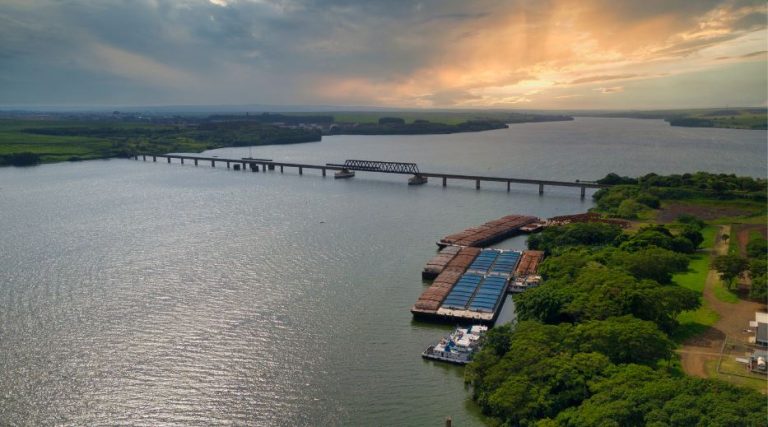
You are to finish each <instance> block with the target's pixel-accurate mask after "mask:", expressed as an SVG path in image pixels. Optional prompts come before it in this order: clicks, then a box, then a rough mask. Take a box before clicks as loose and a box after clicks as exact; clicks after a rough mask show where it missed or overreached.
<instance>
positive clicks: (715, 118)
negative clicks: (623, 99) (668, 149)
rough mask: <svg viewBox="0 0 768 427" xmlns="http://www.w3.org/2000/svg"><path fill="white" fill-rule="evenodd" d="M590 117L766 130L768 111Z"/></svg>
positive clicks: (656, 112)
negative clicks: (657, 120) (660, 120)
mask: <svg viewBox="0 0 768 427" xmlns="http://www.w3.org/2000/svg"><path fill="white" fill-rule="evenodd" d="M585 116H589V117H608V118H611V117H623V118H630V119H662V120H664V121H666V122H668V123H669V124H670V125H671V126H682V127H704V128H722V129H749V130H765V129H766V128H768V111H767V110H766V109H765V108H725V109H723V108H708V109H691V110H650V111H620V112H610V113H594V114H588V115H585Z"/></svg>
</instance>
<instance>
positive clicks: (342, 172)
mask: <svg viewBox="0 0 768 427" xmlns="http://www.w3.org/2000/svg"><path fill="white" fill-rule="evenodd" d="M353 176H355V171H351V170H349V169H342V170H340V171H338V172H336V173H335V174H333V177H334V178H335V179H343V178H352V177H353Z"/></svg>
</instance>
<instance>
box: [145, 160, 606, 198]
mask: <svg viewBox="0 0 768 427" xmlns="http://www.w3.org/2000/svg"><path fill="white" fill-rule="evenodd" d="M139 157H141V158H142V159H143V160H144V161H147V158H151V160H152V161H153V162H157V159H165V160H166V162H167V163H172V161H173V160H177V161H178V162H180V163H181V164H184V161H185V160H186V161H189V162H191V163H193V164H194V165H195V166H197V165H198V163H199V162H201V161H202V162H210V163H211V166H212V167H216V163H219V164H226V167H227V168H234V169H235V170H241V167H242V170H247V169H251V171H253V172H258V171H259V170H261V171H263V172H267V170H275V169H277V168H279V169H280V173H283V170H284V169H285V168H296V169H298V172H299V175H303V174H304V169H314V170H320V171H321V173H322V176H326V174H327V171H328V170H332V171H344V170H355V171H362V172H372V173H393V174H401V175H413V176H415V177H419V178H424V180H423V181H418V182H417V183H425V182H426V178H439V179H441V180H442V185H443V187H446V186H447V185H448V180H449V179H450V180H454V181H474V182H475V188H476V189H478V190H479V189H480V183H481V182H501V183H506V184H507V191H510V190H511V185H512V184H529V185H538V187H539V194H544V186H550V187H570V188H579V189H580V190H581V198H582V199H583V198H584V197H585V196H586V189H587V188H595V189H598V188H606V187H609V185H605V184H597V183H594V182H591V181H556V180H542V179H525V178H511V177H501V176H483V175H461V174H449V173H438V172H422V171H420V170H419V167H418V166H417V165H416V163H402V162H382V161H375V160H347V161H345V162H344V163H341V164H337V163H327V164H325V165H313V164H306V163H288V162H276V161H273V160H272V159H254V158H248V157H243V158H240V159H227V158H220V157H216V156H195V155H186V154H139V155H135V156H134V159H136V160H139Z"/></svg>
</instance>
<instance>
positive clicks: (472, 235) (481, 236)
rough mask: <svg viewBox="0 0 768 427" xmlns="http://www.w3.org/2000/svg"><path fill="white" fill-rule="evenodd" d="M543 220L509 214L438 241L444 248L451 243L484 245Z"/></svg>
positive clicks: (512, 234) (505, 237) (438, 244)
mask: <svg viewBox="0 0 768 427" xmlns="http://www.w3.org/2000/svg"><path fill="white" fill-rule="evenodd" d="M540 222H541V220H540V219H539V218H536V217H534V216H525V215H508V216H505V217H502V218H499V219H495V220H493V221H489V222H486V223H485V224H483V225H479V226H476V227H470V228H467V229H466V230H464V231H460V232H458V233H454V234H449V235H448V236H445V237H443V238H442V239H440V240H439V241H438V242H437V246H439V247H440V248H444V247H446V246H449V245H456V246H472V247H483V246H488V245H491V244H493V243H496V242H499V241H502V240H504V239H507V238H509V237H512V236H514V235H516V234H519V233H521V232H523V230H522V228H523V227H525V226H527V225H529V224H533V223H540Z"/></svg>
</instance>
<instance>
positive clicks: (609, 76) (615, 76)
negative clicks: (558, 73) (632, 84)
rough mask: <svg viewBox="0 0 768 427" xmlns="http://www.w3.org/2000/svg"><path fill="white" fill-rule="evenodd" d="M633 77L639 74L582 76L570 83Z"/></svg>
mask: <svg viewBox="0 0 768 427" xmlns="http://www.w3.org/2000/svg"><path fill="white" fill-rule="evenodd" d="M632 77H637V74H614V75H608V76H589V77H581V78H578V79H576V80H572V81H571V82H570V83H569V84H572V85H576V84H581V83H595V82H604V81H609V80H623V79H629V78H632Z"/></svg>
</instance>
